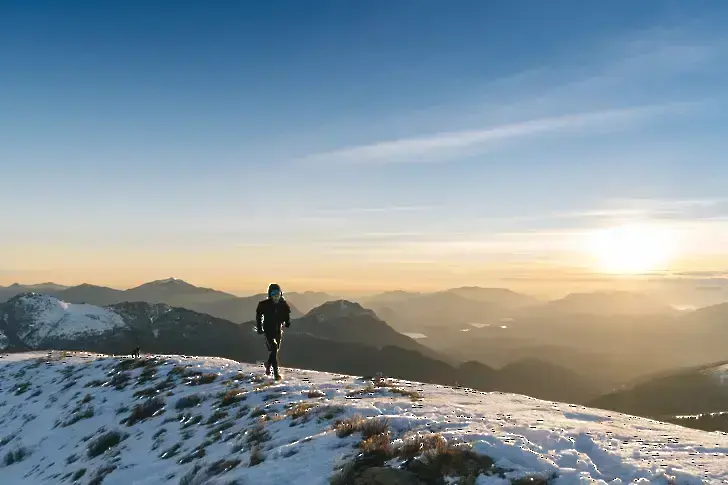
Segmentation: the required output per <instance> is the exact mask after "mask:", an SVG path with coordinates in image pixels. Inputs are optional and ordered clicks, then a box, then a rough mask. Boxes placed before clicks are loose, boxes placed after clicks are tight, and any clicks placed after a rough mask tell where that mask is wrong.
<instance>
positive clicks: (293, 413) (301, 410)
mask: <svg viewBox="0 0 728 485" xmlns="http://www.w3.org/2000/svg"><path fill="white" fill-rule="evenodd" d="M315 407H316V404H311V403H308V402H299V403H298V404H295V405H294V406H291V407H290V408H288V410H287V411H286V414H287V415H288V416H290V417H291V419H298V418H304V420H305V421H308V419H309V418H310V416H311V413H309V411H310V410H311V409H313V408H315Z"/></svg>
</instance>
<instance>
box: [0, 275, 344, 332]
mask: <svg viewBox="0 0 728 485" xmlns="http://www.w3.org/2000/svg"><path fill="white" fill-rule="evenodd" d="M27 292H36V293H43V294H47V295H51V296H55V297H57V298H60V299H61V300H63V301H66V302H69V303H89V304H92V305H99V306H105V305H113V304H115V303H122V302H147V303H164V304H167V305H170V306H177V307H183V308H188V309H190V310H195V311H198V312H201V313H207V314H210V315H213V316H216V317H219V318H224V319H226V320H230V321H233V322H238V323H239V322H244V321H247V320H249V319H251V318H255V308H256V306H257V304H258V301H260V300H261V299H263V298H265V295H264V294H259V295H252V296H248V297H239V296H235V295H232V294H230V293H225V292H223V291H218V290H214V289H211V288H201V287H198V286H194V285H191V284H189V283H187V282H186V281H183V280H181V279H177V278H168V279H164V280H157V281H151V282H149V283H145V284H143V285H140V286H137V287H135V288H130V289H128V290H117V289H114V288H108V287H105V286H96V285H89V284H81V285H78V286H73V287H65V286H62V285H56V284H53V283H44V284H41V285H19V284H14V285H11V286H9V287H7V288H2V287H0V301H6V300H8V299H10V298H12V297H13V296H15V295H19V294H21V293H27ZM286 298H287V299H288V301H289V303H290V304H291V307H292V315H293V316H294V317H300V316H303V314H304V313H305V312H307V311H309V310H311V309H312V308H314V307H316V306H318V305H321V304H322V303H325V302H326V301H330V300H333V299H336V297H334V296H332V295H329V294H326V293H319V292H303V293H295V292H293V293H286Z"/></svg>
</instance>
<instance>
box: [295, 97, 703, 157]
mask: <svg viewBox="0 0 728 485" xmlns="http://www.w3.org/2000/svg"><path fill="white" fill-rule="evenodd" d="M692 105H693V103H671V104H666V105H665V104H661V105H648V106H637V107H630V108H620V109H612V110H602V111H594V112H586V113H576V114H567V115H561V116H553V117H546V118H539V119H532V120H528V121H523V122H518V123H509V124H504V125H498V126H488V127H484V128H481V129H475V130H463V131H454V132H441V133H434V134H431V135H427V136H422V137H412V138H401V139H397V140H389V141H382V142H375V143H371V144H365V145H358V146H353V147H347V148H343V149H339V150H333V151H329V152H323V153H317V154H312V155H308V156H305V157H303V158H302V159H300V160H299V161H300V162H304V163H326V164H328V163H339V164H342V163H343V164H372V163H374V164H376V163H418V162H428V161H432V160H433V158H441V157H443V156H451V157H452V156H463V155H467V154H473V153H477V152H482V151H484V150H486V149H487V148H488V147H492V146H493V145H495V144H497V143H500V142H503V141H507V140H515V139H520V138H526V137H530V136H534V135H538V134H542V133H554V132H564V131H569V130H577V129H581V128H588V127H602V128H605V127H606V128H613V129H621V128H623V127H624V126H625V124H626V123H629V122H635V121H640V120H646V119H649V118H651V117H654V116H658V115H664V114H666V113H669V112H671V111H675V110H676V109H678V110H679V109H681V108H682V109H684V108H686V107H689V106H692Z"/></svg>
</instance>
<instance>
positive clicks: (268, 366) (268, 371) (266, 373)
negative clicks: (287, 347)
mask: <svg viewBox="0 0 728 485" xmlns="http://www.w3.org/2000/svg"><path fill="white" fill-rule="evenodd" d="M265 375H267V376H269V375H270V362H266V363H265Z"/></svg>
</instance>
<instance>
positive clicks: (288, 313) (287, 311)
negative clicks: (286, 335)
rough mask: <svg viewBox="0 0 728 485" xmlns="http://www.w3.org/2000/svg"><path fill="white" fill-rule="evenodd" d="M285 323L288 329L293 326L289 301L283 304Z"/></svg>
mask: <svg viewBox="0 0 728 485" xmlns="http://www.w3.org/2000/svg"><path fill="white" fill-rule="evenodd" d="M283 310H284V312H285V313H284V314H283V323H285V325H286V328H288V327H290V326H291V307H290V306H289V305H288V302H287V301H284V302H283Z"/></svg>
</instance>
